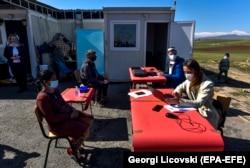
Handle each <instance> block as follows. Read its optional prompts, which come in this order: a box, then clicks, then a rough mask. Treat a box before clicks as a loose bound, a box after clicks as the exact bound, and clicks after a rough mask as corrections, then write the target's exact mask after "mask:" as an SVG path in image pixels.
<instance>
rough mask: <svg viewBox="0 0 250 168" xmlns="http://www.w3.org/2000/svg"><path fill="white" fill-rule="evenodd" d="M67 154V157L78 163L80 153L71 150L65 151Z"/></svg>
mask: <svg viewBox="0 0 250 168" xmlns="http://www.w3.org/2000/svg"><path fill="white" fill-rule="evenodd" d="M67 153H68V155H70V157H71V158H72V159H74V160H76V161H78V160H79V159H80V157H81V153H80V152H79V151H73V150H72V149H71V148H68V149H67Z"/></svg>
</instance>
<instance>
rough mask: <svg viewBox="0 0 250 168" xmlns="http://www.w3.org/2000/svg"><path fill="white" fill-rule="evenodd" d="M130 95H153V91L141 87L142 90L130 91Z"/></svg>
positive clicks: (137, 96) (135, 96) (136, 96)
mask: <svg viewBox="0 0 250 168" xmlns="http://www.w3.org/2000/svg"><path fill="white" fill-rule="evenodd" d="M128 95H129V96H132V97H134V98H139V97H144V96H149V95H152V92H151V91H149V90H145V89H141V90H137V91H134V92H129V93H128Z"/></svg>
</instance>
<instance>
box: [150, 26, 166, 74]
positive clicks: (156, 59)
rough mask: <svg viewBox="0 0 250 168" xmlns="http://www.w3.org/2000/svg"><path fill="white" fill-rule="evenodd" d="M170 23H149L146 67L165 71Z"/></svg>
mask: <svg viewBox="0 0 250 168" xmlns="http://www.w3.org/2000/svg"><path fill="white" fill-rule="evenodd" d="M167 32H168V23H147V39H146V66H154V67H156V68H157V69H160V70H164V69H165V62H166V50H167V38H168V37H167Z"/></svg>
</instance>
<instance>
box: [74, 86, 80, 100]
mask: <svg viewBox="0 0 250 168" xmlns="http://www.w3.org/2000/svg"><path fill="white" fill-rule="evenodd" d="M75 96H76V97H80V90H79V88H78V87H77V86H76V87H75Z"/></svg>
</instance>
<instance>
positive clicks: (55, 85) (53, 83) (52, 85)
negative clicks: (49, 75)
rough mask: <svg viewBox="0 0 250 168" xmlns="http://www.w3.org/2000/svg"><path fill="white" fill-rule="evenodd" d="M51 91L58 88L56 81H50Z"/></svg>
mask: <svg viewBox="0 0 250 168" xmlns="http://www.w3.org/2000/svg"><path fill="white" fill-rule="evenodd" d="M49 87H50V88H51V89H55V88H57V87H58V80H54V81H50V86H49Z"/></svg>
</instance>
